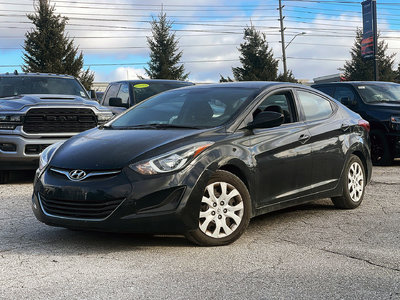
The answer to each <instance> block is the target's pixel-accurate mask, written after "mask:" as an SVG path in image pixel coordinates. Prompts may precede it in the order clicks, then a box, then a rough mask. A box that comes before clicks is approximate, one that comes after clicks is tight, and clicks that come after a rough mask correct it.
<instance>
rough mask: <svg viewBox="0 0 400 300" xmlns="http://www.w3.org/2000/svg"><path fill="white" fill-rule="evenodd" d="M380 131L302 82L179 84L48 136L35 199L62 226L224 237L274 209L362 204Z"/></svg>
mask: <svg viewBox="0 0 400 300" xmlns="http://www.w3.org/2000/svg"><path fill="white" fill-rule="evenodd" d="M368 131H369V124H368V122H366V121H365V120H363V119H362V118H361V117H360V116H359V115H358V114H356V113H354V112H352V111H350V110H349V109H347V108H346V107H344V106H343V105H341V104H340V103H338V102H336V101H335V100H333V99H332V98H329V97H328V96H326V95H325V94H322V93H320V92H318V91H316V90H314V89H311V88H307V87H305V86H302V85H296V84H288V83H272V82H241V83H227V84H216V85H204V86H192V87H186V88H181V89H177V90H171V91H167V92H164V93H162V94H159V95H157V96H154V97H153V98H150V99H148V100H146V101H144V102H141V103H139V104H137V105H136V106H134V107H132V108H131V109H129V110H127V111H126V112H125V113H123V114H121V115H120V116H118V117H117V118H116V119H114V120H113V121H111V122H109V123H108V124H106V125H105V126H102V127H98V128H94V129H91V130H89V131H86V132H84V133H81V134H79V135H77V136H75V137H73V138H71V139H69V140H67V141H66V142H64V143H63V144H61V143H59V144H54V145H52V146H50V147H48V148H47V149H46V150H45V151H44V152H43V153H42V155H41V159H40V167H39V169H38V170H37V174H36V178H35V182H34V192H33V197H32V207H33V211H34V213H35V215H36V217H37V218H38V219H39V220H40V221H42V222H44V223H46V224H48V225H52V226H62V227H67V228H72V229H89V230H102V231H125V232H146V233H174V234H176V233H178V234H185V235H186V236H187V238H188V239H190V240H191V241H193V242H195V243H197V244H200V245H224V244H228V243H231V242H233V241H234V240H236V239H237V238H238V237H239V236H240V235H241V234H242V233H243V232H244V231H245V229H246V227H247V225H248V224H249V220H250V218H252V217H254V216H257V215H260V214H263V213H267V212H270V211H274V210H278V209H282V208H285V207H288V206H293V205H297V204H300V203H305V202H308V201H313V200H315V199H318V198H325V197H330V198H331V199H332V201H333V204H334V205H335V206H336V207H338V208H345V209H349V208H355V207H357V206H359V205H360V203H361V201H362V200H363V197H364V191H365V186H366V184H367V183H368V182H369V180H370V178H371V170H372V168H371V158H370V147H369V137H368Z"/></svg>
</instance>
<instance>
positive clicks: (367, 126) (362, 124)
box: [358, 120, 371, 132]
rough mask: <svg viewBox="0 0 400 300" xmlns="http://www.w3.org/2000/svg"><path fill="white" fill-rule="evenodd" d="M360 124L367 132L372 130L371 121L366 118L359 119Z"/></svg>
mask: <svg viewBox="0 0 400 300" xmlns="http://www.w3.org/2000/svg"><path fill="white" fill-rule="evenodd" d="M358 126H361V127H363V128H364V129H365V130H366V131H367V132H369V131H370V130H371V127H370V126H369V122H368V121H365V120H358Z"/></svg>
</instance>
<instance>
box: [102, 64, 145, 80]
mask: <svg viewBox="0 0 400 300" xmlns="http://www.w3.org/2000/svg"><path fill="white" fill-rule="evenodd" d="M95 76H96V81H98V82H110V81H118V80H135V79H139V76H141V77H146V73H145V70H144V69H135V68H132V67H119V68H116V69H115V70H114V71H112V72H110V73H106V72H95Z"/></svg>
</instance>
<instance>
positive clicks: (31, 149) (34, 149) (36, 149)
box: [25, 144, 50, 154]
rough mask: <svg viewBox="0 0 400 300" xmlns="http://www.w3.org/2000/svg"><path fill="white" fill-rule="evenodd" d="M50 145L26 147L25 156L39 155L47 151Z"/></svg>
mask: <svg viewBox="0 0 400 300" xmlns="http://www.w3.org/2000/svg"><path fill="white" fill-rule="evenodd" d="M48 146H50V144H34V145H26V146H25V154H39V153H41V152H42V151H43V150H44V149H46V148H47V147H48Z"/></svg>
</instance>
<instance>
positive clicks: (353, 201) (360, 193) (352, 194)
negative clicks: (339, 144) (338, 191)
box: [332, 155, 366, 209]
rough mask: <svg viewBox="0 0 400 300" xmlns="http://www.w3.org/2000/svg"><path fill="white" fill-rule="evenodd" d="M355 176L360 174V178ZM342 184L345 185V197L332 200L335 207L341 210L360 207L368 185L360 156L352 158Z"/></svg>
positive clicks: (347, 165)
mask: <svg viewBox="0 0 400 300" xmlns="http://www.w3.org/2000/svg"><path fill="white" fill-rule="evenodd" d="M358 172H360V173H358ZM355 174H358V176H355ZM341 184H342V185H343V195H342V196H340V197H334V198H332V202H333V204H334V205H335V207H337V208H341V209H353V208H356V207H358V206H359V205H360V204H361V202H362V200H363V198H364V193H365V185H366V176H365V169H364V165H363V163H362V161H361V160H360V158H359V157H358V156H356V155H351V156H350V159H349V161H348V162H347V163H346V167H345V169H344V172H343V178H342V179H341Z"/></svg>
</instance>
